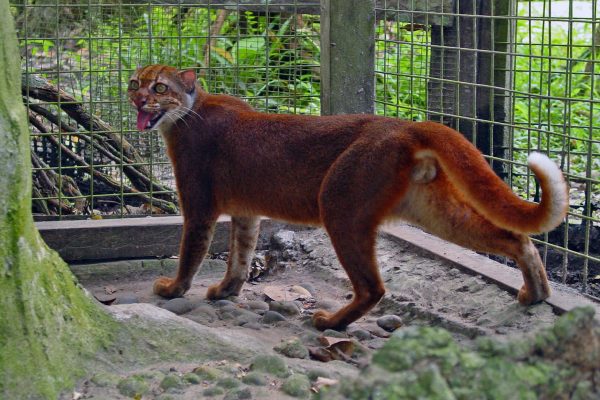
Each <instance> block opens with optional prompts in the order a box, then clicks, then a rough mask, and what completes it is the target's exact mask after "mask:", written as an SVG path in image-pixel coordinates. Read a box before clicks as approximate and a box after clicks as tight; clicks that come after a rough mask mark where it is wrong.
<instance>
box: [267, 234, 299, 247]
mask: <svg viewBox="0 0 600 400" xmlns="http://www.w3.org/2000/svg"><path fill="white" fill-rule="evenodd" d="M295 236H296V233H295V232H293V231H288V230H280V231H279V232H276V233H275V234H274V235H273V237H272V238H271V247H272V248H273V249H275V250H285V249H289V248H292V247H294V238H295Z"/></svg>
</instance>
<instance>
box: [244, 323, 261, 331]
mask: <svg viewBox="0 0 600 400" xmlns="http://www.w3.org/2000/svg"><path fill="white" fill-rule="evenodd" d="M242 326H243V327H244V328H248V329H254V330H255V331H260V330H261V329H262V325H261V324H259V323H258V322H248V323H247V324H244V325H242Z"/></svg>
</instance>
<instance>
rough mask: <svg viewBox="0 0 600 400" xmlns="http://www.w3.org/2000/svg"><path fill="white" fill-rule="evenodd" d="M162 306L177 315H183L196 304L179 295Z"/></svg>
mask: <svg viewBox="0 0 600 400" xmlns="http://www.w3.org/2000/svg"><path fill="white" fill-rule="evenodd" d="M162 308H164V309H165V310H169V311H171V312H172V313H175V314H177V315H181V314H185V313H187V312H190V311H192V309H193V308H194V306H193V305H192V303H191V302H190V301H189V300H188V299H186V298H185V297H178V298H176V299H171V300H169V301H167V302H166V303H164V304H163V305H162Z"/></svg>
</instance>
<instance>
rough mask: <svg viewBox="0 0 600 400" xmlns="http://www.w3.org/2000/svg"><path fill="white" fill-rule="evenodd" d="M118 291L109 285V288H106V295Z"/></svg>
mask: <svg viewBox="0 0 600 400" xmlns="http://www.w3.org/2000/svg"><path fill="white" fill-rule="evenodd" d="M116 291H117V289H116V288H115V287H114V286H111V285H108V286H104V293H106V294H113V293H115V292H116Z"/></svg>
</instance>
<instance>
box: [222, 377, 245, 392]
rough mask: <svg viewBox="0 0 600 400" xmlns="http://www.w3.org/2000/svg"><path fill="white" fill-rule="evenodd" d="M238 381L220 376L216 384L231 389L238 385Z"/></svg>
mask: <svg viewBox="0 0 600 400" xmlns="http://www.w3.org/2000/svg"><path fill="white" fill-rule="evenodd" d="M240 384H241V383H240V381H238V380H237V379H235V378H232V377H229V376H228V377H225V378H221V379H219V380H218V381H217V386H219V387H222V388H225V389H233V388H236V387H238V386H240Z"/></svg>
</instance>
